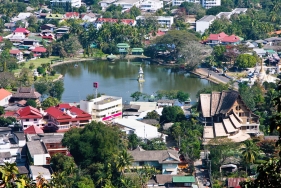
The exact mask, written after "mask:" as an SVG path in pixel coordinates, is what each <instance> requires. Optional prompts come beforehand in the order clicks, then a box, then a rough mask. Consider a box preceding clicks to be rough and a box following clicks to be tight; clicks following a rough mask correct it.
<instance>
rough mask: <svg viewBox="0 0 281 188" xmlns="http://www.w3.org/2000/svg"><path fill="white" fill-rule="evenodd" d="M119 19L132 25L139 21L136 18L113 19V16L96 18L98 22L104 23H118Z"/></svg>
mask: <svg viewBox="0 0 281 188" xmlns="http://www.w3.org/2000/svg"><path fill="white" fill-rule="evenodd" d="M119 21H120V22H121V23H123V24H125V25H131V26H135V25H136V23H137V22H136V20H134V19H121V20H119V19H113V18H98V19H97V20H96V23H100V24H103V23H105V22H107V23H118V22H119Z"/></svg>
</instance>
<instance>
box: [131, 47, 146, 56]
mask: <svg viewBox="0 0 281 188" xmlns="http://www.w3.org/2000/svg"><path fill="white" fill-rule="evenodd" d="M143 52H144V50H143V48H132V50H131V54H132V55H143Z"/></svg>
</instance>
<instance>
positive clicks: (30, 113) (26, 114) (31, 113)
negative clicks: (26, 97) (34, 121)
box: [17, 106, 43, 119]
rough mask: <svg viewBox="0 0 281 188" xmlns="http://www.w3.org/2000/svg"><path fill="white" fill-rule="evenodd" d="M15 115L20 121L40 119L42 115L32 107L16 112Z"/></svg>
mask: <svg viewBox="0 0 281 188" xmlns="http://www.w3.org/2000/svg"><path fill="white" fill-rule="evenodd" d="M17 114H18V115H19V117H20V118H21V119H30V118H42V117H43V116H42V114H41V113H40V111H39V110H38V109H36V108H33V107H32V106H27V107H24V108H22V109H20V110H18V111H17Z"/></svg>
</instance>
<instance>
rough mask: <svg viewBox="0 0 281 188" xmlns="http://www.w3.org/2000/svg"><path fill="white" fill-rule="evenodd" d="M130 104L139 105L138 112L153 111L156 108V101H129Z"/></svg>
mask: <svg viewBox="0 0 281 188" xmlns="http://www.w3.org/2000/svg"><path fill="white" fill-rule="evenodd" d="M130 105H138V106H140V108H139V110H138V111H139V112H146V111H153V110H156V109H157V102H139V101H130Z"/></svg>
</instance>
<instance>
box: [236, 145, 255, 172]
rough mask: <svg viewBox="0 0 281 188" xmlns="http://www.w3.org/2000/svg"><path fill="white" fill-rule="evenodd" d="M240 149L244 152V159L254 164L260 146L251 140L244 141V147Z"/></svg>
mask: <svg viewBox="0 0 281 188" xmlns="http://www.w3.org/2000/svg"><path fill="white" fill-rule="evenodd" d="M240 150H241V152H242V157H243V160H244V161H245V162H246V163H247V164H253V163H254V162H255V160H256V158H257V157H258V155H259V151H258V147H257V146H256V145H255V144H254V142H253V141H251V140H246V141H244V147H242V148H241V149H240ZM246 171H247V166H246Z"/></svg>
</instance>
